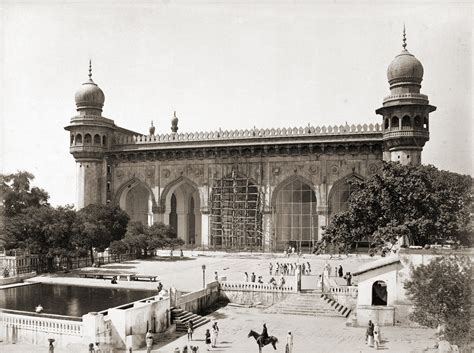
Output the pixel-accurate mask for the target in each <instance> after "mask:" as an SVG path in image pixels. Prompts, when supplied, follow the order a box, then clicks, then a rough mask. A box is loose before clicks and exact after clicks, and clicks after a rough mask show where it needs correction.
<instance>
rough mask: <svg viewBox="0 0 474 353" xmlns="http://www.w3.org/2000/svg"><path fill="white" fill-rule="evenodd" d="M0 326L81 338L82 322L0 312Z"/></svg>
mask: <svg viewBox="0 0 474 353" xmlns="http://www.w3.org/2000/svg"><path fill="white" fill-rule="evenodd" d="M0 325H2V326H4V327H15V328H16V329H23V330H31V331H41V332H47V333H52V334H65V335H71V336H82V328H83V325H82V321H73V320H66V319H59V318H51V317H38V316H29V315H20V314H18V313H10V312H5V311H1V312H0Z"/></svg>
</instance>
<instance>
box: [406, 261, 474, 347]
mask: <svg viewBox="0 0 474 353" xmlns="http://www.w3.org/2000/svg"><path fill="white" fill-rule="evenodd" d="M470 281H471V268H470V259H469V258H468V257H467V256H464V257H449V256H446V257H437V258H434V259H433V260H432V261H431V262H430V263H429V264H427V265H421V266H418V267H417V268H413V269H412V277H411V279H410V280H408V281H406V282H405V289H406V291H407V296H408V298H409V299H410V300H411V301H412V302H413V305H414V311H413V312H412V313H411V314H410V319H411V320H413V321H415V322H417V323H419V324H421V325H424V326H428V327H432V328H436V327H438V325H446V328H445V335H446V339H447V340H448V341H450V342H451V343H455V344H458V345H463V344H467V343H469V329H470V327H471V325H470V309H471V286H470Z"/></svg>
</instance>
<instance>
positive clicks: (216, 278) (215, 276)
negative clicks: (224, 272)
mask: <svg viewBox="0 0 474 353" xmlns="http://www.w3.org/2000/svg"><path fill="white" fill-rule="evenodd" d="M218 280H219V276H218V275H217V272H214V281H218Z"/></svg>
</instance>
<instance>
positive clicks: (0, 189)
mask: <svg viewBox="0 0 474 353" xmlns="http://www.w3.org/2000/svg"><path fill="white" fill-rule="evenodd" d="M34 178H35V177H34V175H33V174H31V173H29V172H25V171H19V172H17V173H15V174H6V175H5V174H0V201H3V206H2V208H3V210H2V211H3V213H4V216H5V217H6V218H9V217H13V216H15V215H17V214H19V213H20V212H21V211H22V210H24V209H26V208H28V207H41V206H48V205H49V204H48V199H49V195H48V193H47V192H46V191H45V190H43V189H40V188H38V187H31V181H32V180H33V179H34ZM0 204H1V202H0Z"/></svg>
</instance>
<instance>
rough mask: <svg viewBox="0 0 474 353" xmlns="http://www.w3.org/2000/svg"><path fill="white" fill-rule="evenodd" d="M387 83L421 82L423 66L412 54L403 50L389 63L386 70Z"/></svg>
mask: <svg viewBox="0 0 474 353" xmlns="http://www.w3.org/2000/svg"><path fill="white" fill-rule="evenodd" d="M387 78H388V82H389V83H390V84H391V83H396V82H415V83H420V82H421V81H422V80H423V65H421V62H420V61H419V60H418V59H417V58H415V56H414V55H413V54H410V52H409V51H408V50H406V49H404V50H403V51H402V52H401V53H400V54H398V55H397V56H396V57H395V59H393V61H392V62H391V63H390V65H389V66H388V69H387Z"/></svg>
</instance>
